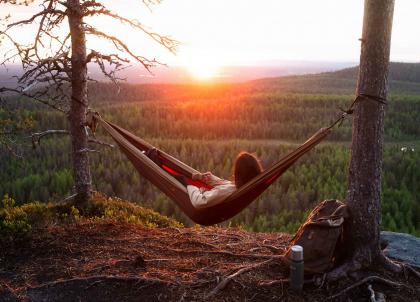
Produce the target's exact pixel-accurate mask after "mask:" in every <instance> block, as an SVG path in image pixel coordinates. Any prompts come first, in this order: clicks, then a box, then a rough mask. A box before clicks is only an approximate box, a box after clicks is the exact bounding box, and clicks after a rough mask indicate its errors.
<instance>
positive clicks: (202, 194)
mask: <svg viewBox="0 0 420 302" xmlns="http://www.w3.org/2000/svg"><path fill="white" fill-rule="evenodd" d="M234 190H235V187H234V186H225V187H215V188H213V189H211V190H208V191H201V190H200V189H199V188H198V187H196V186H191V185H189V186H187V191H188V195H189V196H190V200H191V203H192V205H193V206H194V207H195V208H207V207H210V206H212V205H215V204H218V203H221V202H222V201H223V200H224V199H225V198H226V197H228V196H229V195H230V194H232V192H233V191H234Z"/></svg>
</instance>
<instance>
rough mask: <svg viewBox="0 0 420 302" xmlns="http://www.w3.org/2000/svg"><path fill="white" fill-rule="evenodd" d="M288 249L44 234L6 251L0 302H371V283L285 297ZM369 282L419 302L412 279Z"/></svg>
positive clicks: (214, 231)
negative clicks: (369, 285)
mask: <svg viewBox="0 0 420 302" xmlns="http://www.w3.org/2000/svg"><path fill="white" fill-rule="evenodd" d="M289 239H290V235H288V234H284V233H250V232H246V231H243V230H240V229H226V228H217V227H211V228H210V227H207V228H147V227H144V226H140V225H135V224H130V223H120V222H118V223H116V222H112V221H85V222H78V223H73V224H68V225H50V226H48V227H46V228H44V229H39V230H34V231H33V232H32V234H31V236H30V237H29V238H28V239H27V240H24V241H23V242H21V243H19V244H17V245H16V246H14V247H13V248H11V247H9V248H7V249H6V250H3V252H5V251H6V253H5V256H3V259H0V301H2V302H6V301H63V302H66V301H90V302H95V301H265V302H266V301H327V300H329V301H371V300H370V291H369V290H368V283H364V284H362V285H360V286H357V287H355V288H352V289H351V290H348V291H347V292H345V293H343V294H339V295H338V296H337V297H333V296H334V295H336V294H337V293H340V291H341V290H343V289H345V288H347V287H348V286H351V285H352V284H354V281H351V280H344V281H341V282H339V283H335V284H326V283H325V284H324V285H323V286H321V287H320V286H319V285H318V286H316V285H315V284H314V283H312V282H308V283H307V284H306V285H305V288H304V291H303V292H302V293H301V294H297V293H294V292H293V291H291V290H290V289H289V286H288V283H287V277H288V266H287V265H286V263H285V262H284V260H282V259H283V258H281V257H280V255H281V254H282V253H284V251H285V249H286V247H287V244H288V241H289ZM234 274H235V275H234ZM368 275H376V276H380V277H382V278H386V279H389V280H392V281H395V282H399V283H401V284H403V285H402V286H400V287H392V286H390V285H387V284H384V283H383V282H373V283H370V284H371V285H372V287H373V290H374V291H375V292H376V293H379V292H381V293H383V294H385V296H386V301H420V297H419V293H420V288H419V282H418V280H419V279H415V277H414V276H413V275H410V274H409V273H408V272H407V274H405V275H403V274H402V275H401V276H393V275H390V274H387V273H385V272H381V271H379V272H369V273H367V272H366V276H368ZM226 280H229V281H230V282H227V281H226ZM309 281H310V280H309ZM372 301H373V300H372ZM377 301H380V300H377Z"/></svg>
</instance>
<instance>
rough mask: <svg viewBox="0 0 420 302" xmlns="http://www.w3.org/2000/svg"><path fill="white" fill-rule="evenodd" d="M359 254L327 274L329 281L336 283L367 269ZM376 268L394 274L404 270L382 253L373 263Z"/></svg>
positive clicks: (400, 265)
mask: <svg viewBox="0 0 420 302" xmlns="http://www.w3.org/2000/svg"><path fill="white" fill-rule="evenodd" d="M358 259H359V257H358V254H357V253H355V256H353V258H352V259H351V260H349V261H348V262H345V263H344V264H342V265H340V266H338V267H337V268H335V269H333V270H332V271H331V272H329V273H328V274H327V281H328V282H334V281H337V280H339V279H343V278H346V277H348V276H349V275H350V274H352V273H354V272H357V271H360V270H361V269H362V268H364V267H366V265H365V264H363V263H362V262H361V261H359V260H358ZM372 262H373V263H371V264H373V265H374V266H378V267H382V268H384V269H385V270H388V271H391V272H393V273H401V272H402V270H403V265H402V264H399V263H397V262H394V261H392V260H391V259H389V258H388V257H386V256H385V255H384V254H383V253H382V252H381V253H380V254H379V256H378V257H377V258H376V260H375V261H372Z"/></svg>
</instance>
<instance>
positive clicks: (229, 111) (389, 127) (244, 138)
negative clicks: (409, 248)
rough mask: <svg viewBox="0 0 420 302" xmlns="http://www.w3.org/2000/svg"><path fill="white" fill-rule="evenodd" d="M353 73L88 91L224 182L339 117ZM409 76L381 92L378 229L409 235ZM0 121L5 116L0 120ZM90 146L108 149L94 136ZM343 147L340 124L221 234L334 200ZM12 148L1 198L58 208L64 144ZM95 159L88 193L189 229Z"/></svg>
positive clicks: (415, 98) (44, 113)
mask: <svg viewBox="0 0 420 302" xmlns="http://www.w3.org/2000/svg"><path fill="white" fill-rule="evenodd" d="M394 69H395V68H394ZM352 72H353V71H352V70H351V69H350V70H347V71H346V70H344V71H342V72H341V73H342V74H340V73H338V74H337V73H325V74H319V75H309V76H301V77H284V78H277V79H263V80H259V81H253V82H248V83H241V84H229V85H228V84H223V85H128V84H124V85H122V86H121V92H120V93H117V89H116V87H115V86H114V85H113V84H104V83H97V84H93V85H91V87H90V101H91V104H93V105H92V106H93V107H94V108H95V109H96V110H98V111H100V113H101V114H102V115H103V116H104V117H105V118H106V119H109V120H110V121H112V122H114V123H116V124H118V125H120V126H122V127H124V128H126V129H129V130H130V131H132V132H134V133H135V134H136V135H138V136H141V137H143V138H145V139H147V140H149V141H150V142H152V143H153V144H155V145H156V146H157V147H159V148H161V149H163V150H165V151H167V152H168V153H170V154H173V155H174V156H175V157H178V158H180V159H181V160H182V161H184V162H186V163H188V164H190V165H191V166H193V167H195V168H197V169H198V170H201V171H212V172H213V173H215V174H217V175H219V176H221V177H225V178H229V177H230V173H231V165H232V160H233V159H234V158H235V155H236V154H237V153H238V152H239V151H241V150H247V151H251V152H255V153H256V154H257V155H258V156H259V157H260V158H261V160H262V163H263V165H264V166H265V167H267V166H269V165H270V164H272V163H273V162H275V161H276V160H277V159H279V158H280V157H281V156H282V155H284V154H285V153H286V152H288V151H290V150H291V148H294V147H295V146H296V145H297V144H299V143H301V142H303V141H304V140H305V139H306V138H308V137H309V136H311V135H312V134H313V133H314V132H315V131H316V130H318V129H319V128H321V127H325V126H328V125H329V124H330V123H331V122H332V121H333V120H334V119H335V118H336V117H337V116H338V115H339V114H340V109H339V108H345V107H346V106H348V105H349V104H350V103H351V101H352V99H353V96H352V91H351V90H352V89H354V88H352V87H354V79H353V78H352V77H351V76H349V75H351V73H352ZM394 73H395V71H394ZM413 74H414V73H413ZM411 77H412V76H410V77H406V78H404V79H402V80H406V81H402V80H401V79H396V81H392V82H391V97H390V100H389V105H388V106H387V107H388V108H387V109H386V110H387V113H386V121H385V138H386V144H385V148H384V166H383V180H382V184H383V190H382V193H383V205H382V210H383V220H382V228H383V229H386V230H392V231H401V232H408V233H412V234H416V235H420V186H418V184H419V183H420V169H419V167H420V142H419V138H420V128H419V127H418V125H420V115H419V113H420V95H419V94H418V92H420V85H419V84H417V83H415V82H410V80H411ZM8 106H9V107H10V108H11V109H14V110H15V111H17V112H18V113H19V116H21V117H24V118H28V117H29V118H31V119H32V120H33V122H34V125H33V127H32V129H31V131H32V132H34V131H41V130H46V129H65V128H66V127H67V124H66V119H65V118H64V117H63V116H62V115H60V113H57V112H54V111H50V110H46V109H45V108H43V107H41V106H39V105H36V104H33V103H31V102H29V101H28V100H10V101H9V105H8ZM0 115H2V116H3V117H6V115H7V112H6V111H4V110H3V111H1V112H0ZM26 135H27V134H26ZM96 136H97V137H98V138H100V139H101V140H104V141H107V142H110V143H112V141H111V140H110V139H109V137H107V136H105V135H104V134H103V133H102V131H101V129H99V130H98V133H97V134H96ZM350 139H351V119H349V120H347V121H345V122H344V123H343V124H342V125H341V127H340V128H338V129H336V130H335V131H334V132H333V133H332V135H330V137H329V138H328V140H327V141H326V142H325V143H323V144H321V145H320V146H318V147H317V148H316V149H315V150H313V151H311V152H310V153H308V154H307V155H305V156H304V157H303V158H302V159H300V160H299V161H298V162H297V163H296V164H295V165H294V166H293V167H292V168H291V169H290V170H289V171H287V172H286V173H285V174H284V175H283V176H282V177H281V178H280V179H279V180H278V181H277V182H276V183H275V184H274V185H272V186H271V188H270V189H269V190H267V192H265V193H264V194H263V195H262V196H261V197H260V199H259V200H258V201H257V202H255V203H254V204H252V205H251V206H250V207H249V208H248V209H246V210H245V211H244V212H242V213H241V214H240V215H238V216H237V217H235V218H234V219H232V220H231V221H228V222H227V223H226V224H227V225H240V226H243V227H244V228H246V229H249V230H254V231H289V232H293V231H294V230H296V228H297V226H298V225H299V224H300V223H301V222H302V220H303V219H304V218H305V215H307V213H308V211H310V210H311V209H312V208H313V206H314V205H315V204H316V203H317V202H318V201H320V200H323V199H326V198H338V199H343V198H344V197H345V190H346V178H347V166H348V161H349V156H350V149H349V145H350ZM18 144H19V145H20V146H21V147H20V149H21V151H22V152H23V158H20V157H16V156H14V155H12V154H11V153H10V152H7V150H6V149H5V148H4V147H3V149H2V151H1V153H0V183H1V186H0V194H1V195H4V194H7V193H8V194H9V195H11V196H12V197H13V198H14V199H15V200H17V202H19V203H26V202H28V201H33V200H41V201H58V200H61V199H63V198H65V197H66V196H67V195H69V194H70V193H71V190H72V185H73V183H72V174H71V170H70V160H71V159H70V152H69V146H70V145H69V139H68V137H66V136H55V137H53V136H49V137H45V138H43V139H42V141H41V145H40V146H39V147H38V148H36V149H32V145H31V141H30V139H28V138H24V137H23V138H21V140H20V141H18ZM95 148H96V147H95ZM98 148H99V147H98ZM99 150H100V153H93V154H92V155H91V162H92V165H91V167H92V173H93V182H94V187H95V190H97V191H101V192H104V193H106V194H108V195H116V196H119V197H121V198H124V199H129V200H132V201H136V202H138V203H140V204H142V205H146V206H149V207H151V208H153V209H156V210H158V211H160V212H161V213H163V214H167V215H170V216H173V217H176V218H177V219H178V220H180V221H182V222H184V223H186V224H189V221H188V220H187V218H186V217H184V216H183V215H182V213H181V212H180V211H179V210H178V209H177V208H176V206H175V205H174V204H173V203H172V202H171V201H170V200H169V199H168V198H166V197H165V196H164V195H163V194H162V193H161V192H159V191H158V190H157V189H156V188H154V187H153V186H151V185H150V184H149V183H148V182H147V181H146V180H145V179H144V178H142V177H141V176H140V175H138V173H137V172H136V171H135V170H134V168H133V167H132V166H131V164H130V162H129V161H128V160H126V159H125V158H124V155H122V154H121V153H120V152H119V151H118V149H117V148H114V149H111V148H100V149H99Z"/></svg>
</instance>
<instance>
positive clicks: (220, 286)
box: [205, 258, 274, 299]
mask: <svg viewBox="0 0 420 302" xmlns="http://www.w3.org/2000/svg"><path fill="white" fill-rule="evenodd" d="M273 261H274V259H273V258H272V259H268V260H266V261H263V262H260V263H257V264H254V265H250V266H245V267H242V268H241V269H239V270H237V271H236V272H235V273H233V274H230V275H228V276H226V277H225V278H224V279H223V280H222V281H221V282H219V284H217V286H216V287H215V288H214V289H213V290H212V291H211V292H210V293H208V294H207V295H206V296H205V299H208V298H210V297H213V296H214V295H216V294H217V293H218V292H220V291H221V290H223V289H224V288H225V287H226V285H228V284H229V282H230V281H232V280H233V279H234V278H236V277H237V276H239V275H240V274H243V273H246V272H249V271H250V270H253V269H255V268H257V267H261V266H263V265H266V264H268V263H271V262H273Z"/></svg>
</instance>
